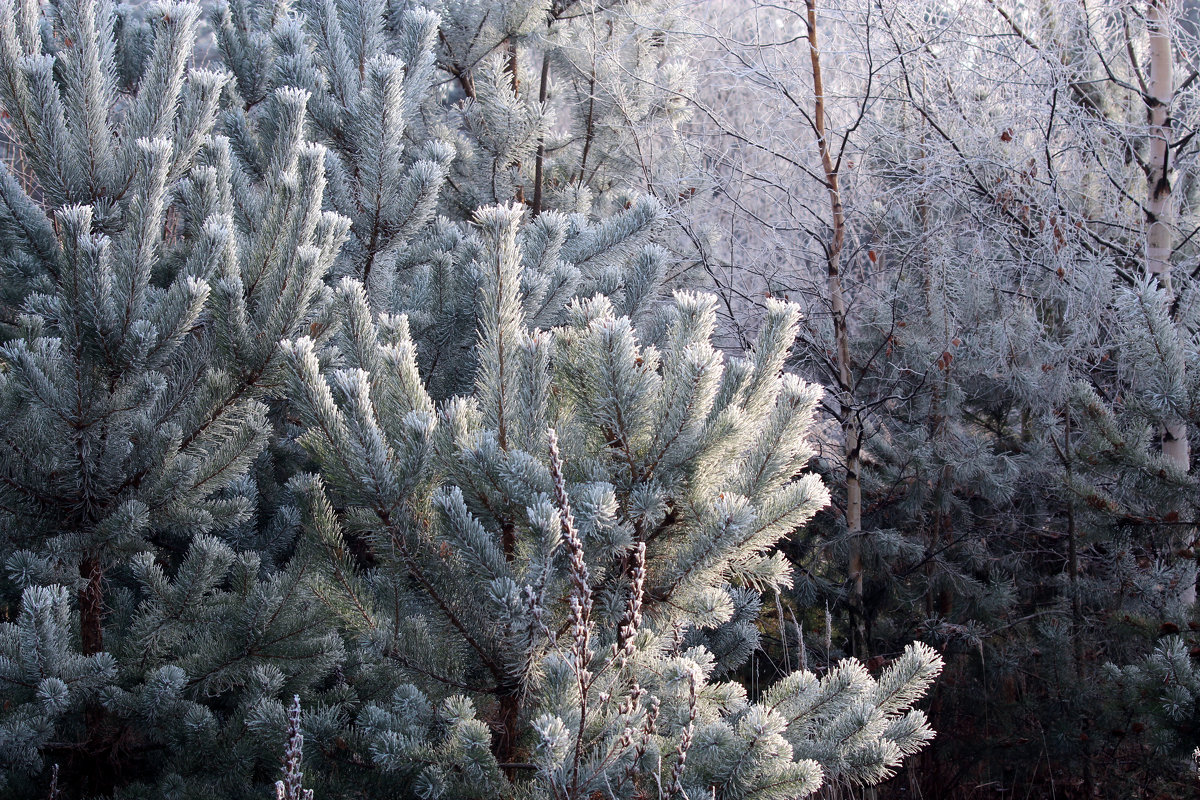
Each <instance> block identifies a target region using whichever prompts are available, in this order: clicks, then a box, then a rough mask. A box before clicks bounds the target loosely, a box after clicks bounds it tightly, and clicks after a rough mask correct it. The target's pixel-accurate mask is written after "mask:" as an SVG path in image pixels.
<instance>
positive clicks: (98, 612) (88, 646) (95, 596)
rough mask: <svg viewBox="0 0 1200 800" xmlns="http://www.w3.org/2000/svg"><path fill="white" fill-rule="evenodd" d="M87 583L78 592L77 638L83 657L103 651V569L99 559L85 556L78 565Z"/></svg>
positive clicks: (80, 573) (81, 575) (80, 574)
mask: <svg viewBox="0 0 1200 800" xmlns="http://www.w3.org/2000/svg"><path fill="white" fill-rule="evenodd" d="M79 576H80V577H81V578H83V579H84V580H86V581H87V583H86V584H85V585H84V587H83V588H82V589H80V590H79V638H80V644H81V646H82V649H83V654H84V655H85V656H92V655H95V654H96V653H100V652H103V651H104V627H103V623H104V569H103V568H102V567H101V566H100V559H99V558H97V557H96V556H87V557H86V558H84V559H83V561H82V562H80V564H79Z"/></svg>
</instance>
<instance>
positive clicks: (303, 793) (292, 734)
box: [275, 695, 313, 800]
mask: <svg viewBox="0 0 1200 800" xmlns="http://www.w3.org/2000/svg"><path fill="white" fill-rule="evenodd" d="M287 732H288V738H287V747H286V748H284V751H283V780H279V781H275V800H312V796H313V792H312V789H305V788H303V787H302V783H303V781H304V773H303V772H301V771H300V761H301V759H302V758H303V756H304V734H303V733H301V732H300V695H293V697H292V705H291V706H290V707H289V708H288V724H287Z"/></svg>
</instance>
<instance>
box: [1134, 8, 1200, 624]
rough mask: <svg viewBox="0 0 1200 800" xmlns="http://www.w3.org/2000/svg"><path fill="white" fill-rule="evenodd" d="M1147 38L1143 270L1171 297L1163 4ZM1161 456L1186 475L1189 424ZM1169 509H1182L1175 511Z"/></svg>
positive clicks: (1169, 95)
mask: <svg viewBox="0 0 1200 800" xmlns="http://www.w3.org/2000/svg"><path fill="white" fill-rule="evenodd" d="M1146 22H1147V26H1148V28H1149V34H1150V76H1149V82H1148V89H1149V94H1150V96H1149V97H1148V98H1147V99H1146V104H1147V106H1148V107H1149V112H1150V159H1149V164H1148V166H1149V170H1148V171H1147V174H1146V178H1147V184H1148V186H1147V198H1146V271H1147V272H1148V273H1150V274H1151V275H1153V276H1154V277H1155V278H1156V279H1157V280H1158V284H1159V286H1161V287H1162V288H1163V289H1164V290H1165V291H1166V292H1168V293H1171V292H1172V287H1171V226H1170V214H1171V179H1170V167H1171V163H1170V158H1171V119H1170V112H1171V103H1172V101H1173V100H1174V93H1175V86H1174V82H1175V76H1174V69H1173V67H1174V65H1173V59H1172V52H1171V50H1172V46H1171V29H1170V20H1169V17H1168V14H1167V8H1166V0H1150V4H1149V6H1148V8H1147V9H1146ZM1161 434H1162V454H1163V458H1164V459H1166V461H1167V463H1169V464H1171V465H1172V466H1173V467H1175V468H1176V469H1178V470H1180V471H1181V472H1185V473H1186V472H1188V470H1189V468H1190V466H1191V453H1190V448H1189V446H1188V431H1187V422H1186V421H1185V420H1183V419H1170V420H1168V421H1167V422H1166V424H1165V425H1163V428H1162V432H1161ZM1170 510H1171V511H1176V512H1178V511H1180V509H1178V508H1173V509H1170ZM1192 534H1193V531H1192V530H1190V529H1187V530H1186V531H1185V533H1184V535H1183V536H1182V537H1181V536H1175V537H1173V539H1174V541H1173V542H1172V543H1173V544H1174V545H1175V547H1176V549H1179V548H1182V547H1186V546H1187V545H1188V544H1190V539H1191V538H1192ZM1180 599H1181V600H1182V601H1183V602H1185V603H1187V604H1189V605H1191V604H1194V603H1195V602H1196V582H1195V579H1194V578H1193V579H1192V580H1191V581H1189V582H1188V585H1187V586H1186V587H1184V588H1183V589H1182V590H1181V592H1180Z"/></svg>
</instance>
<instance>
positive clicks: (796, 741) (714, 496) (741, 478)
mask: <svg viewBox="0 0 1200 800" xmlns="http://www.w3.org/2000/svg"><path fill="white" fill-rule="evenodd" d="M469 6H470V4H447V5H445V7H444V8H443V9H442V10H443V12H445V13H447V14H449V15H450V17H451V18H450V20H449V21H448V22H447V21H445V20H443V19H442V18H439V16H437V15H436V14H435V13H433V11H432V10H431V9H428V8H424V7H422V6H420V5H419V4H409V3H393V4H385V3H382V2H367V1H362V2H355V0H344V1H343V2H337V1H336V0H325V1H324V2H320V1H318V0H313V2H305V3H299V4H297V5H295V6H292V5H289V4H288V3H284V2H280V3H275V4H272V5H255V4H252V3H248V2H239V1H237V0H235V1H234V2H230V3H229V4H228V5H224V6H221V7H220V8H219V9H217V11H216V13H215V14H214V15H213V17H212V20H213V24H214V27H215V29H216V34H217V41H218V46H219V50H220V54H221V57H222V64H221V69H216V68H210V67H205V68H198V67H194V66H190V62H191V60H192V56H193V47H194V42H195V39H196V36H197V33H198V30H199V26H200V20H201V11H200V8H199V7H198V6H196V5H194V4H191V3H176V4H161V5H154V6H151V7H148V8H140V7H139V8H134V7H127V6H120V7H116V6H113V5H112V4H111V3H109V2H107V0H52V2H50V3H48V4H46V5H44V6H43V5H42V4H40V3H39V2H37V0H0V104H2V105H3V108H4V110H5V111H6V113H7V117H6V120H7V125H8V127H9V129H10V130H11V131H12V133H13V136H14V141H15V143H16V144H15V149H13V150H12V151H11V152H9V153H8V154H7V158H6V159H4V160H3V162H2V163H0V251H2V255H0V280H2V283H3V294H2V295H0V555H2V556H3V561H4V568H5V575H6V577H5V579H4V581H3V583H2V585H0V592H2V593H3V596H4V599H5V601H6V602H7V604H8V605H7V608H8V619H9V620H10V621H8V622H4V623H2V624H0V701H2V703H0V794H3V795H7V796H14V797H16V796H30V795H31V794H34V795H36V794H45V793H46V792H47V791H49V784H50V782H51V781H52V780H55V781H58V784H57V785H58V786H60V787H65V790H66V791H67V792H69V793H70V795H71V796H97V797H100V796H113V797H130V798H133V797H164V796H165V797H229V798H240V797H256V796H265V794H264V793H265V792H267V791H269V790H268V788H267V787H268V785H269V783H270V782H271V781H273V779H274V777H275V776H276V772H277V765H278V762H279V758H280V756H281V754H283V753H285V747H286V748H287V749H286V753H287V756H286V758H287V768H286V770H285V780H284V781H283V782H281V784H280V786H281V787H282V788H280V789H279V791H280V792H281V793H282V794H281V796H287V797H293V796H295V797H299V796H302V795H303V794H304V792H303V790H302V787H301V785H300V784H301V783H304V784H307V785H308V786H311V787H313V788H315V789H316V790H317V791H318V792H320V793H324V794H326V795H327V796H376V795H378V796H391V795H396V796H410V795H412V794H416V795H418V796H420V797H425V798H435V797H447V798H449V797H464V798H465V797H481V796H482V797H516V796H521V797H526V796H528V797H551V796H553V797H560V796H562V797H590V796H591V795H592V794H593V793H594V792H596V791H601V792H604V793H606V795H611V796H614V797H616V796H620V797H634V796H641V795H643V794H646V793H649V792H651V791H655V792H660V793H661V794H665V795H670V796H674V795H677V794H686V795H688V796H695V797H700V796H709V795H712V794H713V793H714V792H715V793H716V796H720V797H727V798H731V799H732V798H741V797H746V796H759V797H781V798H782V797H793V796H799V795H803V794H807V793H810V792H812V791H814V790H815V789H816V788H817V787H818V786H819V785H820V783H821V781H822V779H823V776H829V777H833V778H835V779H838V780H844V781H851V782H859V783H871V782H877V781H878V780H881V779H882V778H883V777H885V776H886V775H887V774H889V772H890V770H891V769H892V768H894V767H895V765H896V764H898V763H899V761H900V759H901V758H902V757H903V756H904V755H907V754H909V753H911V752H913V751H915V749H917V748H918V747H920V745H921V744H922V743H923V742H924V741H925V740H927V739H928V738H929V736H930V735H931V734H930V732H929V730H928V728H927V726H926V725H925V724H924V718H923V717H922V716H921V715H920V712H916V711H913V710H912V705H913V703H914V702H915V701H916V700H917V699H918V698H919V696H920V695H921V694H922V693H923V691H924V689H925V688H926V687H927V686H928V684H929V682H930V681H931V680H932V678H933V676H934V675H935V674H936V672H937V669H938V668H939V665H940V660H939V659H938V657H937V655H936V654H935V653H933V652H932V651H930V650H928V649H927V648H923V647H915V648H913V649H911V650H910V651H908V652H907V653H906V654H905V655H904V656H903V657H901V658H900V659H899V660H898V661H897V662H896V664H895V665H894V666H893V667H891V668H890V669H889V670H888V671H885V673H884V674H883V676H882V677H881V678H880V680H879V681H876V680H875V679H873V678H871V677H870V676H869V675H867V674H866V672H865V671H864V670H863V668H862V667H861V666H859V665H857V664H856V663H849V662H848V663H846V664H843V665H841V666H839V667H837V669H835V670H833V671H831V672H830V673H829V674H828V675H826V676H824V677H821V678H818V677H817V676H814V675H811V674H809V673H807V672H797V673H795V674H793V675H792V676H790V677H789V678H788V679H786V680H785V681H783V682H782V683H780V684H779V685H778V686H777V687H775V688H774V689H772V690H771V692H769V693H768V694H766V695H765V696H764V697H763V698H761V700H758V701H752V700H751V699H750V698H749V697H748V696H747V692H746V690H745V688H743V687H742V686H740V685H739V684H737V683H734V682H730V681H728V680H727V679H726V677H725V676H727V675H728V674H729V671H730V670H731V669H733V668H736V666H738V665H739V664H740V663H741V662H742V661H744V659H745V658H746V657H747V656H748V654H749V653H750V652H751V651H753V649H754V648H755V647H756V645H757V641H758V632H757V629H756V627H755V624H754V623H755V618H756V616H757V612H758V609H759V606H760V597H761V594H762V592H764V591H767V590H778V589H779V588H780V587H782V586H786V585H787V584H788V583H789V581H790V566H789V564H788V563H787V562H786V561H785V560H784V559H783V558H782V557H781V555H780V554H779V553H778V551H777V550H776V547H775V546H776V544H777V543H778V542H779V541H780V540H781V539H783V538H784V537H786V536H788V535H789V533H791V532H792V531H793V530H794V529H796V528H797V527H798V526H801V525H804V524H805V523H806V522H807V521H808V520H809V518H810V517H811V516H812V515H813V514H814V513H815V512H816V510H817V509H819V508H820V507H821V506H822V505H824V504H825V503H826V502H827V499H828V494H827V492H826V491H825V489H824V487H823V486H822V484H821V482H820V481H819V480H818V479H817V478H816V477H815V476H813V475H811V474H807V473H806V469H807V464H808V462H809V460H810V458H811V456H812V450H811V448H810V447H809V445H808V440H807V433H808V430H809V428H810V426H811V424H812V419H813V415H814V412H815V409H816V404H817V401H818V391H817V390H816V389H815V388H814V387H812V386H810V385H808V384H805V383H804V382H802V381H800V380H798V379H796V378H795V377H794V376H790V375H787V374H785V373H784V372H783V365H784V362H785V359H786V357H787V354H788V351H789V348H790V346H791V343H792V341H793V340H794V338H795V336H796V330H797V319H798V313H797V310H796V309H795V308H794V307H793V306H790V305H787V304H782V303H779V304H772V306H771V308H770V313H769V316H768V319H767V323H766V325H765V326H764V328H763V331H762V334H761V336H760V337H759V340H758V342H757V344H756V345H755V347H754V348H753V349H752V350H751V351H750V352H748V353H747V354H746V355H745V357H743V358H733V359H730V358H727V357H725V356H724V355H722V354H721V353H719V352H717V351H716V350H715V349H714V347H713V345H712V336H713V332H714V327H715V324H716V314H715V309H714V301H713V299H712V298H709V297H706V296H702V295H698V294H694V293H690V292H680V293H678V294H676V295H675V297H674V299H673V300H672V301H670V302H660V298H659V297H658V295H659V286H660V284H661V281H662V276H663V273H664V271H665V268H664V267H665V262H666V258H667V256H666V251H665V250H664V249H662V248H661V247H660V246H659V245H657V244H655V242H654V238H655V234H656V232H657V231H658V230H659V221H660V219H661V217H662V214H663V211H662V206H661V204H660V203H659V202H658V201H656V200H654V199H653V198H650V197H640V196H636V194H635V193H633V192H632V191H626V190H629V189H630V187H631V186H632V185H633V182H630V183H629V184H627V185H626V187H625V189H621V188H620V187H618V186H616V185H615V183H613V182H614V181H616V180H617V178H618V177H619V175H620V171H619V170H618V169H617V168H616V166H614V165H616V164H618V163H619V159H617V158H616V157H615V155H613V154H614V153H617V152H618V150H619V147H618V145H619V138H620V137H616V138H615V139H611V140H610V141H609V142H608V144H604V143H603V142H602V141H600V140H598V141H597V144H596V147H597V150H596V153H595V154H594V156H593V157H595V158H599V157H600V155H599V154H600V153H601V152H608V153H609V155H610V156H611V158H609V160H608V161H606V162H604V163H606V164H607V166H606V168H605V171H603V172H602V173H599V174H602V175H604V176H605V177H604V180H605V181H609V182H610V184H609V185H607V186H605V187H603V188H597V191H596V195H595V196H596V197H598V198H599V200H597V201H596V202H595V203H593V202H592V201H591V200H589V199H588V198H589V197H590V196H591V194H590V193H591V192H592V190H591V189H590V188H588V186H587V185H586V181H584V180H583V179H582V178H580V180H579V181H578V182H577V186H576V187H575V189H574V190H572V191H569V192H560V193H558V195H556V197H557V199H556V200H551V199H550V198H549V197H548V198H547V200H546V202H545V203H544V204H543V206H542V207H540V208H534V209H532V210H528V211H527V209H526V208H525V207H524V206H523V205H521V204H520V203H519V202H518V203H513V204H510V203H508V202H507V201H508V200H511V199H513V198H512V197H510V196H509V193H513V192H515V193H516V194H517V195H520V193H521V192H520V191H519V190H518V189H514V187H515V186H516V184H514V183H512V182H511V181H510V182H509V183H507V184H506V183H504V182H503V181H499V180H496V181H493V182H492V184H491V185H492V189H493V195H492V196H490V197H488V198H487V199H488V201H489V202H490V203H492V204H490V205H486V206H483V207H479V208H477V207H476V205H477V204H478V202H479V201H480V200H481V199H482V198H483V197H484V195H482V194H480V192H481V190H480V186H483V185H485V184H486V183H488V182H489V180H490V179H489V178H488V174H489V172H490V173H491V174H492V175H493V176H494V175H498V174H499V172H498V170H500V171H504V170H507V171H508V172H509V173H511V172H512V170H511V169H509V168H510V167H511V166H512V165H511V164H509V163H508V162H510V161H513V160H520V161H522V162H524V161H526V160H527V159H528V158H529V157H530V156H531V154H533V153H534V152H535V151H536V150H537V149H538V144H537V143H538V142H539V140H541V141H542V143H543V144H544V142H545V141H546V137H548V135H549V131H548V128H547V125H548V122H547V117H546V115H545V114H544V113H543V112H544V109H541V110H539V108H540V107H539V106H537V105H536V104H534V103H531V101H530V100H529V99H528V98H527V97H525V96H524V95H521V94H519V92H518V90H516V89H514V88H513V85H512V83H511V81H508V82H506V80H505V73H504V71H503V69H501V68H500V67H499V66H497V65H498V64H499V62H493V61H488V60H487V59H486V58H484V57H485V56H487V55H488V53H490V52H491V50H494V49H495V48H494V47H492V48H490V49H488V52H484V53H480V58H481V59H482V60H481V62H480V64H479V65H475V64H474V62H472V64H471V65H470V66H464V65H463V64H460V63H459V62H456V61H455V62H450V61H447V59H446V55H447V54H446V52H444V50H443V49H439V48H446V47H449V46H451V45H452V44H453V43H454V42H456V41H458V40H457V39H456V38H455V37H457V36H459V34H461V32H462V30H463V28H462V24H463V21H464V20H466V19H468V18H469V17H470V15H471V13H474V12H475V11H478V9H477V8H474V7H473V6H470V7H469ZM513 8H514V9H515V8H516V6H513ZM512 10H513V9H509V11H512ZM506 13H507V12H506ZM548 13H549V14H552V13H553V9H547V8H540V7H538V8H535V9H533V10H530V11H527V12H526V13H525V15H524V16H521V15H518V16H519V18H518V17H511V18H509V16H505V17H504V24H503V25H501V26H500V28H496V29H495V30H498V31H502V32H503V35H501V36H500V39H499V40H498V41H499V42H504V41H506V38H511V37H517V38H519V37H528V36H530V35H531V32H532V31H533V29H534V28H535V27H537V25H536V24H535V23H537V22H538V19H541V17H539V16H538V15H545V14H548ZM529 15H532V16H529ZM510 16H511V15H510ZM531 19H532V20H533V23H530V21H529V20H531ZM553 21H554V20H553V19H551V20H550V22H553ZM439 26H442V27H441V28H440V29H439ZM485 27H486V26H485ZM551 27H553V26H551ZM439 30H441V31H442V32H443V33H442V34H439ZM480 31H482V32H483V33H487V34H488V35H492V34H493V33H494V31H493V29H492V28H486V30H484V28H481V29H480ZM479 35H482V33H480V34H479ZM520 41H521V42H524V43H525V44H528V43H529V41H531V40H529V39H528V38H521V39H520ZM563 41H566V40H563ZM476 44H478V43H476ZM472 46H475V45H472ZM543 46H544V47H545V48H547V52H549V51H550V50H552V49H553V48H554V47H562V46H565V45H564V44H562V42H560V43H559V44H557V45H552V44H551V43H548V42H546V43H543ZM455 64H457V66H455ZM222 69H228V70H229V72H225V71H222ZM454 70H458V71H459V74H457V75H456V74H455V72H454ZM464 70H465V71H464ZM447 74H449V75H450V76H451V77H453V78H455V79H457V80H458V81H459V83H460V84H461V87H462V88H463V90H464V91H465V88H466V87H470V88H471V90H472V91H471V95H470V96H468V97H465V98H454V97H450V96H449V95H448V94H447V92H446V91H445V90H444V88H442V85H441V83H440V81H441V80H442V79H443V78H445V76H446V75H447ZM509 78H510V79H511V78H512V74H511V73H509ZM460 100H465V102H459V101H460ZM521 109H525V111H522V110H521ZM530 109H532V111H530ZM526 111H528V112H529V113H525V112H526ZM607 119H609V124H611V123H612V120H611V117H609V118H607ZM514 120H515V121H514ZM506 126H512V127H511V128H509V127H506ZM610 133H611V131H610ZM610 138H611V137H610ZM471 141H475V142H476V145H478V146H476V147H475V149H472V145H471ZM484 144H486V145H487V146H486V147H484V146H483V145H484ZM531 148H532V149H531ZM605 148H608V149H607V150H605ZM521 169H524V168H523V167H522V168H521ZM517 171H518V172H520V170H517ZM560 173H561V171H560ZM597 174H598V173H597V172H596V171H595V170H593V171H592V178H593V179H595V178H596V175H597ZM468 175H469V176H470V180H469V181H465V182H464V181H463V180H460V181H459V182H457V183H456V182H455V176H457V177H458V178H460V179H464V178H465V177H466V176H468ZM510 177H511V176H510ZM518 188H519V187H518ZM560 188H561V187H560ZM501 190H502V191H501ZM497 192H499V194H497ZM622 192H625V196H626V200H627V201H626V202H620V201H619V200H616V199H614V198H616V197H620V196H622ZM564 198H565V199H564ZM517 199H518V200H519V197H518V198H517ZM496 200H500V201H503V202H501V203H499V204H496V203H494V201H496ZM558 442H561V452H560V450H559V449H558V447H559V445H558V444H557V443H558ZM293 696H298V697H299V698H300V699H299V701H298V702H299V703H300V704H301V706H302V707H303V709H304V716H303V736H301V735H300V731H299V729H298V728H297V725H298V724H299V723H298V722H297V715H298V713H299V712H298V711H297V710H296V709H295V708H294V707H293V708H292V710H291V711H289V710H288V707H285V701H287V700H288V699H290V698H292V697H293ZM285 739H286V742H285ZM301 741H303V742H305V743H306V745H307V747H306V749H305V752H304V759H305V760H304V764H305V767H304V770H303V777H301V771H300V766H299V759H300V750H301ZM56 769H57V771H55V770H56ZM52 775H54V776H56V777H53V778H52V777H51V776H52Z"/></svg>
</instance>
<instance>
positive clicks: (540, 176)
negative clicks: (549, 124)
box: [533, 53, 550, 217]
mask: <svg viewBox="0 0 1200 800" xmlns="http://www.w3.org/2000/svg"><path fill="white" fill-rule="evenodd" d="M549 83H550V55H549V54H548V53H546V54H543V55H542V75H541V80H540V82H539V84H538V102H539V103H543V104H544V103H545V102H546V97H547V93H548V91H549V89H548V86H549ZM545 160H546V137H545V134H543V135H541V136H539V137H538V146H537V156H535V157H534V161H533V216H535V217H536V216H537V215H538V214H541V213H542V184H543V183H544V182H545V175H544V172H543V171H544V163H545Z"/></svg>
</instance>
